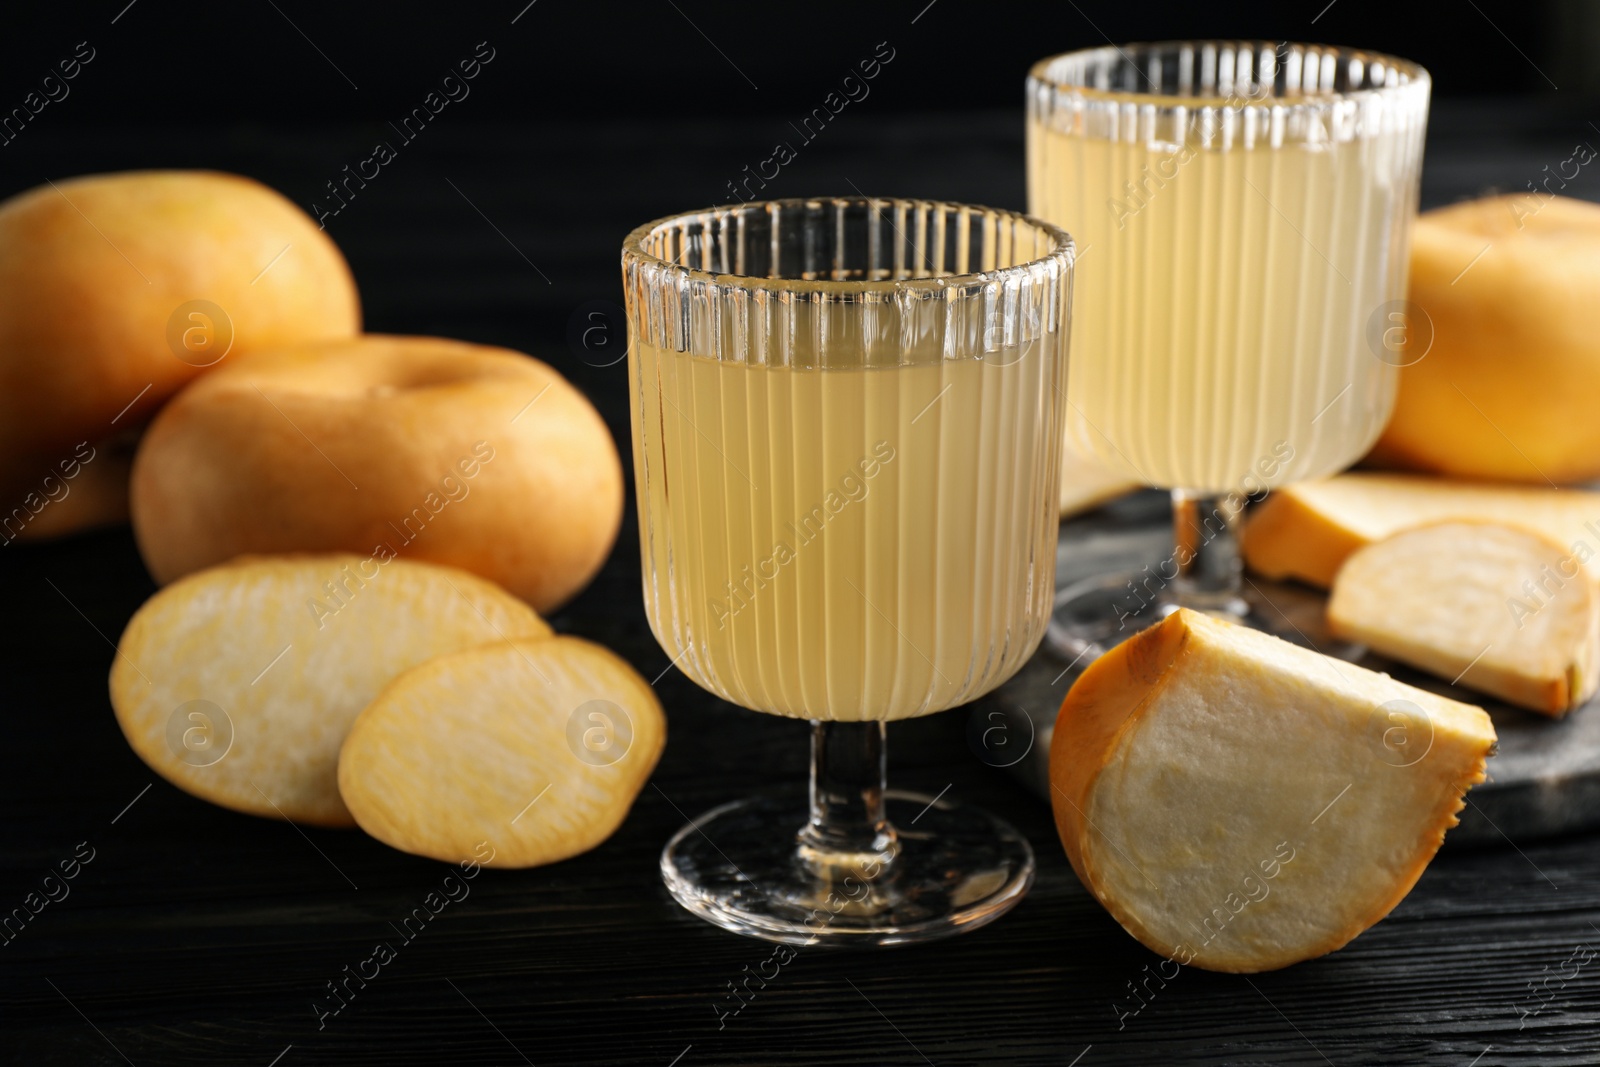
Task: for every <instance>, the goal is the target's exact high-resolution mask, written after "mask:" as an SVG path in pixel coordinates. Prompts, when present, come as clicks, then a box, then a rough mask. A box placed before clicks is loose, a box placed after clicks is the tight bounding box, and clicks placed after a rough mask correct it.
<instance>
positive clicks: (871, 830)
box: [799, 721, 897, 882]
mask: <svg viewBox="0 0 1600 1067" xmlns="http://www.w3.org/2000/svg"><path fill="white" fill-rule="evenodd" d="M885 734H886V726H885V724H884V723H882V722H819V721H813V722H812V723H811V818H810V821H808V822H807V823H806V825H805V828H804V829H802V830H801V831H800V834H799V844H800V858H801V860H802V862H804V863H805V864H806V865H807V866H808V867H810V868H811V870H812V872H813V873H814V874H816V875H817V877H819V878H822V879H824V880H825V881H829V882H834V881H839V880H841V879H842V878H843V877H844V876H845V875H847V874H849V873H850V872H851V871H855V872H857V873H858V875H859V872H860V870H861V868H862V867H863V866H864V865H868V864H872V865H874V866H877V865H881V864H884V863H886V862H888V860H889V859H890V858H892V857H893V855H894V853H895V852H896V851H897V849H896V847H895V842H896V835H895V829H894V826H893V825H892V824H891V823H890V822H889V818H888V815H887V814H885V812H884V806H883V793H884V788H885V780H886V778H887V774H888V763H887V756H886V749H885V745H884V740H885Z"/></svg>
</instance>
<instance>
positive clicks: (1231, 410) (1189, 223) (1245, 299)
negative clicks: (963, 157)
mask: <svg viewBox="0 0 1600 1067" xmlns="http://www.w3.org/2000/svg"><path fill="white" fill-rule="evenodd" d="M1166 102H1168V103H1170V102H1171V101H1166ZM1195 102H1196V101H1194V100H1193V98H1190V100H1189V103H1190V104H1193V103H1195ZM1213 103H1216V101H1213ZM1242 126H1243V122H1242V120H1241V121H1240V122H1239V123H1238V128H1236V129H1234V130H1232V131H1230V132H1231V134H1232V136H1231V141H1232V143H1231V144H1229V145H1227V147H1223V137H1222V135H1221V132H1220V130H1219V131H1218V132H1216V133H1215V134H1214V136H1213V137H1212V139H1211V140H1212V143H1211V144H1210V145H1209V146H1208V145H1207V144H1205V143H1204V141H1205V138H1203V137H1202V136H1200V135H1199V134H1198V133H1196V132H1195V131H1193V130H1191V133H1190V136H1188V137H1187V138H1186V140H1185V141H1184V142H1183V143H1181V144H1179V143H1173V142H1165V143H1163V142H1159V141H1155V140H1154V139H1147V138H1145V137H1142V136H1141V137H1139V138H1137V139H1134V140H1131V141H1113V140H1109V139H1095V138H1090V137H1083V136H1068V135H1067V133H1065V132H1063V131H1062V130H1061V129H1059V128H1056V127H1055V126H1054V125H1051V124H1049V123H1048V121H1047V120H1044V119H1041V118H1040V117H1039V116H1038V115H1034V116H1031V117H1030V119H1029V131H1028V168H1029V181H1028V188H1029V208H1030V211H1031V212H1032V213H1033V214H1036V215H1039V216H1041V217H1043V218H1044V219H1046V220H1048V221H1051V222H1054V223H1056V224H1058V225H1061V226H1063V227H1065V228H1067V229H1069V230H1070V231H1071V232H1072V234H1073V236H1074V238H1075V239H1076V242H1077V246H1078V256H1079V265H1078V271H1077V279H1076V293H1075V297H1074V301H1073V303H1074V314H1073V324H1072V353H1073V359H1072V365H1071V369H1070V372H1069V379H1068V386H1067V395H1068V397H1069V399H1070V400H1071V402H1072V406H1071V408H1070V409H1069V413H1068V436H1069V439H1070V440H1071V441H1072V442H1073V444H1074V445H1075V447H1077V448H1078V449H1079V450H1081V451H1083V452H1085V453H1087V454H1089V455H1092V456H1095V457H1096V458H1098V459H1099V460H1101V461H1102V462H1103V463H1105V464H1107V465H1109V466H1111V467H1112V468H1113V469H1115V470H1119V471H1121V472H1123V473H1125V474H1126V475H1127V476H1129V477H1131V478H1135V479H1137V480H1140V481H1143V482H1146V483H1148V484H1151V485H1156V486H1160V487H1163V488H1182V489H1191V490H1198V491H1207V492H1225V491H1230V490H1236V489H1239V488H1241V487H1243V488H1245V489H1248V490H1251V491H1254V490H1256V489H1259V488H1267V487H1270V486H1273V485H1278V484H1283V483H1288V482H1294V481H1300V480H1303V479H1306V478H1312V477H1318V476H1321V475H1325V474H1330V473H1332V472H1334V471H1337V470H1340V469H1341V468H1343V467H1345V466H1347V465H1348V464H1350V463H1351V462H1353V461H1354V460H1356V459H1357V458H1359V457H1360V456H1361V455H1362V454H1363V453H1365V452H1366V450H1367V449H1368V448H1369V447H1370V446H1371V445H1372V443H1373V442H1374V441H1375V440H1376V439H1377V436H1378V434H1379V433H1380V432H1381V430H1382V429H1383V425H1384V423H1385V421H1386V420H1387V419H1388V417H1389V414H1390V411H1391V410H1392V408H1393V403H1394V392H1395V386H1396V374H1397V371H1396V367H1395V366H1394V365H1393V364H1394V362H1395V360H1394V359H1393V358H1390V359H1389V360H1388V361H1386V360H1385V359H1384V358H1379V353H1377V352H1375V351H1374V347H1373V345H1372V343H1371V342H1370V340H1369V324H1370V323H1371V322H1372V321H1373V319H1374V318H1375V317H1376V318H1377V319H1378V320H1379V323H1380V325H1379V329H1378V330H1377V331H1376V333H1377V335H1378V336H1380V337H1383V336H1389V337H1392V336H1393V334H1392V332H1391V333H1389V334H1387V335H1386V334H1385V333H1384V331H1385V330H1389V329H1391V328H1392V327H1394V326H1396V325H1402V322H1401V320H1400V319H1397V318H1394V317H1393V315H1394V314H1396V313H1398V309H1397V308H1390V307H1388V306H1387V305H1389V304H1390V302H1397V301H1400V300H1401V299H1403V298H1404V296H1405V288H1406V243H1405V233H1406V227H1407V225H1408V219H1409V213H1410V212H1411V211H1412V210H1414V196H1415V171H1414V166H1415V162H1414V161H1415V153H1414V152H1411V151H1410V150H1409V149H1410V146H1411V139H1412V138H1414V137H1417V136H1420V127H1417V126H1403V127H1402V126H1397V127H1396V128H1395V130H1394V131H1393V132H1377V133H1373V134H1370V135H1364V136H1359V137H1353V138H1346V139H1343V140H1341V139H1339V137H1338V136H1337V134H1336V131H1332V130H1330V131H1329V132H1328V135H1327V136H1324V137H1320V138H1318V137H1314V138H1311V139H1309V141H1306V142H1295V141H1293V140H1290V139H1286V138H1280V143H1279V144H1278V146H1276V147H1274V146H1273V138H1274V132H1273V130H1272V129H1271V127H1270V126H1269V125H1267V124H1266V123H1263V124H1262V126H1261V128H1260V129H1259V130H1258V131H1255V133H1256V136H1255V138H1254V144H1253V145H1247V144H1246V143H1245V138H1244V136H1243V130H1242ZM1280 134H1281V131H1280ZM1411 325H1415V324H1411Z"/></svg>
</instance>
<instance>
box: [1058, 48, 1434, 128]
mask: <svg viewBox="0 0 1600 1067" xmlns="http://www.w3.org/2000/svg"><path fill="white" fill-rule="evenodd" d="M1206 45H1211V46H1214V47H1219V48H1220V47H1228V48H1235V49H1238V48H1249V49H1251V50H1252V51H1254V50H1259V49H1262V48H1268V49H1272V50H1274V51H1276V50H1277V49H1279V48H1283V47H1289V48H1297V49H1302V50H1306V51H1318V52H1324V53H1328V54H1331V55H1334V56H1336V57H1338V60H1339V61H1340V62H1343V63H1348V62H1349V61H1350V60H1352V59H1359V60H1361V61H1362V62H1364V63H1366V64H1367V65H1369V66H1370V65H1371V63H1372V61H1374V60H1376V61H1377V62H1379V63H1382V64H1384V65H1386V66H1389V67H1390V68H1392V69H1394V70H1397V71H1399V72H1401V73H1402V74H1403V75H1404V78H1403V79H1402V80H1401V81H1398V82H1396V83H1395V84H1393V85H1373V86H1367V87H1365V88H1361V89H1346V90H1342V91H1338V90H1333V91H1328V92H1318V93H1307V94H1302V95H1301V96H1299V97H1297V98H1295V99H1294V100H1293V101H1292V102H1291V101H1289V100H1286V99H1284V98H1282V97H1276V96H1263V97H1259V98H1255V99H1250V98H1248V97H1243V96H1240V95H1238V94H1228V95H1218V96H1212V97H1206V96H1184V95H1181V94H1178V93H1159V92H1149V91H1145V90H1139V89H1098V88H1095V87H1094V86H1088V85H1074V84H1072V83H1071V82H1067V81H1063V80H1061V79H1060V78H1057V77H1052V76H1051V75H1050V74H1049V73H1048V71H1049V69H1050V67H1051V66H1052V65H1054V64H1056V63H1058V62H1060V61H1061V60H1064V59H1073V58H1080V57H1081V58H1087V57H1090V56H1096V55H1106V56H1114V57H1115V58H1116V59H1117V61H1118V62H1121V63H1125V64H1129V65H1133V61H1132V60H1131V59H1130V58H1129V56H1128V52H1129V51H1130V50H1133V49H1158V48H1179V47H1184V46H1188V47H1192V48H1200V47H1204V46H1206ZM1432 82H1433V78H1432V76H1431V75H1430V74H1429V73H1428V70H1427V68H1426V67H1424V66H1422V64H1420V63H1417V62H1415V61H1414V60H1410V59H1404V58H1402V57H1400V56H1396V55H1391V54H1390V53H1388V52H1378V51H1374V50H1372V49H1368V48H1354V47H1350V46H1347V45H1331V44H1318V43H1316V42H1312V41H1270V40H1264V39H1244V38H1241V39H1235V40H1229V39H1226V38H1195V39H1192V40H1184V39H1177V40H1165V41H1129V42H1126V43H1123V44H1103V45H1097V46H1095V47H1093V48H1075V49H1073V50H1071V51H1067V52H1059V53H1057V54H1055V55H1051V56H1045V57H1044V58H1043V59H1040V60H1037V61H1036V62H1034V64H1033V65H1032V66H1031V67H1029V68H1028V84H1029V88H1030V90H1031V89H1034V88H1043V89H1048V90H1050V91H1052V92H1055V93H1058V94H1061V95H1064V96H1076V97H1079V98H1081V99H1083V100H1086V101H1098V102H1103V103H1112V104H1140V105H1147V106H1154V107H1156V108H1157V109H1158V110H1163V111H1170V110H1175V109H1177V108H1185V109H1188V110H1191V111H1194V110H1202V109H1206V108H1260V109H1274V110H1277V109H1281V110H1284V111H1288V112H1290V113H1309V112H1316V111H1322V110H1325V109H1327V108H1329V107H1331V106H1334V105H1336V104H1340V103H1345V102H1349V101H1360V100H1382V99H1386V98H1390V97H1395V96H1399V95H1402V94H1405V93H1414V92H1417V91H1418V88H1417V87H1418V86H1422V87H1424V89H1426V88H1428V87H1431V85H1432Z"/></svg>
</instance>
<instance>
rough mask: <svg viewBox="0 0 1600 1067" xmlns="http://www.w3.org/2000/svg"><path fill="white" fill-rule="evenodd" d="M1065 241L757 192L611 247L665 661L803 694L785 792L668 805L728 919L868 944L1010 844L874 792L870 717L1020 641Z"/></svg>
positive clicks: (691, 858) (1016, 843)
mask: <svg viewBox="0 0 1600 1067" xmlns="http://www.w3.org/2000/svg"><path fill="white" fill-rule="evenodd" d="M1072 255H1073V250H1072V241H1071V238H1069V237H1068V236H1067V234H1066V233H1064V232H1063V231H1061V230H1060V229H1057V228H1056V227H1054V226H1050V225H1048V224H1045V223H1040V222H1036V221H1034V220H1032V219H1029V218H1027V217H1025V216H1023V215H1019V214H1015V213H1012V212H1006V211H995V210H991V209H989V208H982V207H970V206H965V205H959V204H946V203H935V202H928V201H920V200H878V199H869V198H846V199H822V200H783V201H773V202H768V203H749V204H742V205H737V206H732V207H726V208H717V209H710V210H706V211H699V212H694V213H691V214H686V215H681V216H678V217H676V218H669V219H663V220H660V221H657V222H653V223H650V224H648V225H646V226H643V227H641V228H639V229H638V230H635V231H634V232H633V233H632V234H630V235H629V237H628V239H627V242H626V244H625V245H624V247H623V257H622V259H623V274H624V285H625V289H626V291H627V304H628V321H629V342H630V352H629V374H630V381H631V391H632V403H633V430H634V433H633V454H634V463H635V470H636V475H637V488H638V501H639V529H640V540H641V543H642V551H643V559H644V598H645V608H646V612H647V614H648V615H649V618H650V625H651V628H652V629H653V630H654V632H655V635H656V639H657V640H658V641H660V642H661V645H662V647H663V648H664V649H665V650H666V651H667V654H668V655H669V656H671V657H672V659H673V662H675V663H676V664H677V665H678V666H679V667H680V668H682V669H683V672H684V673H685V674H687V675H688V676H689V677H690V678H691V679H693V680H694V681H695V682H697V683H698V684H699V685H701V686H702V687H704V688H706V689H708V690H710V691H711V692H712V693H715V694H716V695H718V696H720V697H723V698H724V699H727V700H730V701H732V702H733V703H735V704H739V705H741V706H743V707H746V708H751V709H754V710H756V711H763V712H767V713H768V714H773V715H785V716H790V717H793V718H800V719H809V720H811V721H812V726H811V739H812V740H811V789H810V798H809V804H808V803H807V801H806V798H804V797H803V796H801V795H800V793H799V791H796V792H795V794H794V795H792V796H790V797H779V798H761V799H756V800H741V801H735V802H734V803H731V804H726V805H724V806H722V807H719V808H716V809H713V810H712V811H710V812H707V813H706V814H704V815H702V816H701V817H700V818H698V819H696V820H695V821H694V822H693V823H691V824H690V825H688V826H686V827H684V828H683V829H682V830H681V831H679V833H678V835H677V836H676V837H674V838H673V839H672V841H671V842H670V843H669V844H668V845H667V847H666V849H665V850H664V851H663V853H662V856H661V869H662V874H663V877H664V879H665V881H666V884H667V886H668V888H669V889H670V890H671V891H672V893H673V895H674V896H675V897H676V898H677V899H678V900H679V902H681V903H682V904H683V905H684V907H686V908H688V909H689V910H690V911H693V912H695V913H696V914H698V915H700V916H702V917H704V918H706V919H708V920H709V921H711V922H713V923H716V924H718V925H721V926H724V927H726V928H728V929H730V930H735V931H737V932H739V933H743V934H749V935H752V936H756V937H762V938H767V939H769V940H773V941H781V942H788V943H796V944H809V943H814V942H855V943H863V944H867V943H871V944H892V943H896V942H907V941H917V940H924V939H928V938H934V937H940V936H944V935H946V934H951V933H955V932H958V931H960V930H965V929H972V928H975V927H977V926H981V925H982V924H984V923H985V922H988V921H990V920H992V919H994V918H995V917H997V916H998V915H1000V914H1002V913H1004V912H1005V911H1006V910H1008V909H1009V908H1010V907H1011V906H1012V905H1014V904H1015V903H1016V902H1017V901H1018V900H1020V899H1021V897H1022V896H1023V894H1024V893H1025V892H1026V891H1027V888H1028V885H1029V883H1030V882H1031V879H1032V874H1033V854H1032V851H1031V850H1030V849H1029V847H1028V844H1027V842H1026V841H1025V840H1024V839H1023V838H1022V837H1021V836H1020V835H1019V834H1018V833H1017V832H1016V831H1014V830H1013V829H1011V827H1009V826H1007V825H1006V824H1005V823H1002V822H1000V821H999V820H997V819H994V818H992V817H991V816H989V815H987V814H986V813H984V812H982V811H980V810H976V809H973V808H970V807H966V806H963V805H960V804H958V803H955V802H954V801H953V800H952V799H951V798H948V797H946V798H934V797H928V796H918V795H913V794H908V793H896V792H890V791H887V790H886V789H885V782H884V767H885V764H884V737H885V730H884V724H885V723H886V722H887V721H889V720H893V719H904V718H909V717H912V716H916V715H926V714H929V713H931V712H935V711H940V710H942V709H945V708H950V707H954V706H956V705H958V704H963V703H965V702H967V701H970V700H972V699H973V698H975V697H977V696H979V695H981V694H983V693H985V692H987V691H989V690H990V689H993V688H994V687H995V686H997V685H999V684H1000V683H1001V682H1003V681H1005V680H1006V679H1007V678H1009V677H1010V676H1011V675H1012V674H1013V673H1015V672H1016V670H1017V669H1018V668H1019V667H1020V666H1021V665H1022V664H1023V662H1024V661H1026V660H1027V659H1028V657H1029V656H1030V654H1031V653H1032V652H1033V651H1034V649H1035V648H1036V647H1037V646H1038V644H1039V641H1040V639H1041V637H1042V636H1043V634H1044V629H1045V626H1046V624H1047V622H1048V619H1049V614H1050V605H1051V601H1052V594H1053V591H1054V577H1055V571H1054V566H1055V562H1054V561H1055V530H1056V520H1055V512H1056V500H1057V487H1056V478H1057V476H1058V470H1059V459H1058V457H1059V455H1060V451H1061V445H1062V432H1063V412H1064V401H1063V393H1062V388H1063V384H1064V376H1065V374H1066V353H1067V329H1068V310H1069V306H1070V305H1069V302H1070V294H1071V279H1072Z"/></svg>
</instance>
